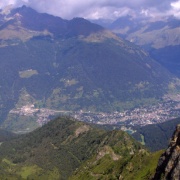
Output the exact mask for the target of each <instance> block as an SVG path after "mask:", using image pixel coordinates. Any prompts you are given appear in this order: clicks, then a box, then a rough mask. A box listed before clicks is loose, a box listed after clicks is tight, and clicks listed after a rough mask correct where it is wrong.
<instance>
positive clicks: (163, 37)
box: [96, 16, 180, 77]
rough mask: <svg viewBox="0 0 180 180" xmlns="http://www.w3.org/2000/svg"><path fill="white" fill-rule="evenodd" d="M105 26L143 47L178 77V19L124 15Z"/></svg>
mask: <svg viewBox="0 0 180 180" xmlns="http://www.w3.org/2000/svg"><path fill="white" fill-rule="evenodd" d="M96 22H97V23H99V22H98V21H96ZM100 24H101V25H103V24H102V23H100ZM106 27H108V28H109V29H111V30H112V31H113V32H115V33H117V34H118V35H119V36H121V37H123V38H125V39H127V40H129V41H131V42H134V43H135V44H137V45H140V46H142V47H143V48H145V49H146V50H147V51H148V52H149V53H150V56H151V57H153V58H154V59H156V60H157V61H158V62H159V63H160V64H162V65H163V66H165V67H166V68H167V69H169V70H170V71H171V72H172V73H174V74H175V75H178V76H179V77H180V65H179V64H180V60H179V57H180V20H179V19H175V18H174V17H169V18H167V19H165V20H158V21H155V22H151V21H150V19H145V18H141V19H134V18H132V17H131V16H125V17H120V18H118V19H117V20H115V21H114V22H112V23H109V24H108V25H107V24H106Z"/></svg>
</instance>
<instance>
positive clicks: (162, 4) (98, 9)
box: [0, 0, 180, 19]
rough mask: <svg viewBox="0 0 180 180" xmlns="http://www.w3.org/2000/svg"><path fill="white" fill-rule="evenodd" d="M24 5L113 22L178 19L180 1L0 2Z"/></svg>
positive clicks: (0, 2)
mask: <svg viewBox="0 0 180 180" xmlns="http://www.w3.org/2000/svg"><path fill="white" fill-rule="evenodd" d="M10 4H13V5H14V6H16V7H17V6H22V5H23V4H24V5H27V6H30V7H32V8H34V9H36V10H37V11H39V12H46V13H49V14H53V15H56V16H60V17H62V18H64V19H72V18H73V17H84V18H88V19H98V18H104V19H116V18H117V17H120V16H124V15H127V14H130V15H133V16H134V17H136V16H140V15H141V16H150V17H154V18H159V17H166V16H169V15H173V16H175V17H177V18H180V0H0V8H4V7H5V6H7V5H10Z"/></svg>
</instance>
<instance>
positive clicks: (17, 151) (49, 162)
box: [0, 117, 155, 179]
mask: <svg viewBox="0 0 180 180" xmlns="http://www.w3.org/2000/svg"><path fill="white" fill-rule="evenodd" d="M138 154H139V155H138ZM140 154H141V158H142V161H144V160H143V159H144V157H147V154H148V152H147V151H146V150H145V149H143V148H142V146H141V145H140V144H139V143H137V142H135V141H134V139H133V138H132V137H130V136H129V135H128V134H127V133H125V132H122V131H109V132H108V131H104V130H99V129H97V128H94V127H93V126H90V125H88V124H84V123H82V122H78V121H74V120H73V119H69V118H66V117H63V118H57V119H56V120H54V121H51V122H49V123H48V124H46V125H44V126H43V127H42V128H39V129H37V130H35V131H34V132H31V133H29V134H26V135H21V136H19V137H17V138H15V139H13V140H11V141H8V142H4V143H3V144H2V145H1V146H0V160H1V161H0V166H2V165H4V166H6V167H4V170H3V171H4V173H5V174H6V173H7V174H8V173H9V172H10V170H9V169H11V177H16V175H20V176H21V177H24V178H25V177H26V178H27V177H28V178H34V179H36V178H37V177H39V178H47V177H49V178H50V177H53V179H59V178H60V179H67V178H68V177H69V176H70V175H72V173H73V172H74V171H75V170H76V169H77V168H78V167H80V166H82V167H86V166H87V163H88V162H89V163H88V164H89V165H90V164H91V163H92V162H94V163H93V164H91V167H90V170H88V171H90V172H91V171H92V172H93V173H97V174H102V178H104V177H106V178H110V177H111V178H113V179H117V178H118V177H119V175H120V174H121V173H124V171H125V169H126V168H127V165H128V163H129V162H131V160H132V159H133V158H135V157H136V156H137V155H138V157H139V156H140ZM148 156H149V155H148ZM89 165H88V166H89ZM154 168H155V165H154V166H152V169H153V170H154ZM153 170H151V173H152V171H153ZM3 171H2V170H1V169H0V174H1V173H2V172H3ZM83 172H84V173H85V174H86V173H87V174H86V175H83V177H84V176H85V177H87V176H88V177H92V175H91V173H90V174H89V175H88V172H87V171H83ZM76 173H77V172H76ZM145 173H146V171H145ZM0 177H1V175H0ZM2 177H3V176H2Z"/></svg>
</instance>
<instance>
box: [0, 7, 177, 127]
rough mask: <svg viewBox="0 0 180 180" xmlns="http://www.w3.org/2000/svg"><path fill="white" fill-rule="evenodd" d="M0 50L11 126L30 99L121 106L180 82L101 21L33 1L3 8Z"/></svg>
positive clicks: (78, 106) (4, 110)
mask: <svg viewBox="0 0 180 180" xmlns="http://www.w3.org/2000/svg"><path fill="white" fill-rule="evenodd" d="M0 54H1V56H0V77H1V78H0V94H1V96H0V106H1V109H0V116H1V123H3V122H4V121H6V120H7V121H8V122H10V123H8V125H9V124H12V123H13V122H16V121H18V117H17V114H15V115H13V114H12V113H10V112H16V110H15V109H17V108H21V107H25V106H26V105H32V106H33V107H35V108H49V109H56V110H61V111H77V110H83V111H85V112H86V111H92V112H95V111H106V112H112V111H121V110H123V109H124V108H125V109H126V108H133V107H135V106H136V107H137V106H139V105H143V104H149V102H154V101H156V100H158V99H160V98H161V97H162V96H163V95H164V94H167V93H168V92H169V90H172V88H173V90H175V89H176V86H177V83H176V81H175V78H176V77H175V76H174V75H172V74H171V73H170V72H169V71H168V70H166V69H165V68H164V67H162V66H161V65H160V64H159V63H157V62H156V61H155V60H153V59H152V58H151V57H150V56H149V55H148V54H147V53H146V52H145V51H144V50H142V49H141V48H140V47H138V46H136V45H134V44H132V43H130V42H128V41H125V40H123V39H122V38H120V37H118V36H117V35H115V34H113V33H112V32H110V31H108V30H106V29H105V28H103V27H102V26H100V25H97V24H94V23H91V22H89V21H87V20H85V19H83V18H74V19H72V20H64V19H62V18H59V17H55V16H52V15H48V14H43V13H38V12H36V11H35V10H33V9H31V8H29V7H26V6H23V7H20V8H16V9H9V10H6V11H4V10H1V12H0ZM22 118H24V117H22ZM32 121H34V120H33V117H31V118H30V119H29V120H27V122H29V123H32ZM8 125H7V126H6V127H7V128H8ZM32 126H34V125H32ZM35 126H36V125H35Z"/></svg>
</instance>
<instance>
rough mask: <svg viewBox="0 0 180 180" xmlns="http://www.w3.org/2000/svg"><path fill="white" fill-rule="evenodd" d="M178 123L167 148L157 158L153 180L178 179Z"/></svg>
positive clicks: (179, 146)
mask: <svg viewBox="0 0 180 180" xmlns="http://www.w3.org/2000/svg"><path fill="white" fill-rule="evenodd" d="M179 169H180V124H179V125H177V127H176V130H175V132H174V134H173V136H172V139H171V141H170V144H169V147H168V149H167V150H166V151H165V153H163V154H162V155H161V157H160V159H159V162H158V167H157V169H156V174H155V176H154V179H153V180H158V179H161V177H163V179H180V171H179Z"/></svg>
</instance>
